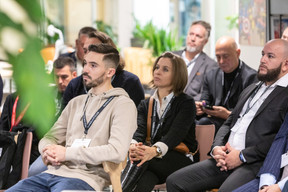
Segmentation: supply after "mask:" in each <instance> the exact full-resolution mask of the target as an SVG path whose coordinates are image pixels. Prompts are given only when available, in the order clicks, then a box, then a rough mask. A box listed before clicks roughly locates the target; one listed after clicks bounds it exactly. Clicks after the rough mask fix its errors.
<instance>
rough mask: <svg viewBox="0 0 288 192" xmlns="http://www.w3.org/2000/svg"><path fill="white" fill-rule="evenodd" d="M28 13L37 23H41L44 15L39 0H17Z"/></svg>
mask: <svg viewBox="0 0 288 192" xmlns="http://www.w3.org/2000/svg"><path fill="white" fill-rule="evenodd" d="M15 1H16V2H17V3H18V4H19V5H20V6H21V7H22V8H23V9H24V10H25V11H26V13H27V14H28V16H29V18H30V19H31V20H32V21H33V22H34V23H36V24H39V23H41V21H43V19H44V17H43V14H42V10H41V6H40V1H39V0H24V1H23V0H15Z"/></svg>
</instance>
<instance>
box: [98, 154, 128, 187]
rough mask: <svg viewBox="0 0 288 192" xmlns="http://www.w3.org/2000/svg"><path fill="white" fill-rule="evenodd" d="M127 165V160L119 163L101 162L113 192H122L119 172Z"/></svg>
mask: <svg viewBox="0 0 288 192" xmlns="http://www.w3.org/2000/svg"><path fill="white" fill-rule="evenodd" d="M126 163H127V158H125V160H124V161H122V162H121V163H119V164H117V163H113V162H110V161H104V162H102V165H103V168H104V171H105V172H107V173H108V174H109V177H110V181H111V184H112V188H113V191H114V192H122V186H121V171H122V170H123V169H124V168H125V166H126Z"/></svg>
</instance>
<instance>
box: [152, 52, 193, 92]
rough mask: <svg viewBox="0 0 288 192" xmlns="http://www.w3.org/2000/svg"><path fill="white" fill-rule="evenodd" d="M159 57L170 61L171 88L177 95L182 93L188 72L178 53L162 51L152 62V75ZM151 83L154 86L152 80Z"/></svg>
mask: <svg viewBox="0 0 288 192" xmlns="http://www.w3.org/2000/svg"><path fill="white" fill-rule="evenodd" d="M161 58H168V59H170V61H171V63H172V90H171V91H173V92H174V94H175V95H176V96H177V95H179V94H181V93H183V91H184V88H185V86H186V84H187V81H188V72H187V67H186V63H185V61H184V60H183V59H182V58H181V57H180V56H178V55H175V54H174V53H172V52H164V53H163V54H162V55H160V56H159V57H158V58H157V59H156V61H155V62H154V64H153V69H152V75H153V73H154V71H155V69H156V64H157V63H158V62H159V60H160V59H161ZM151 84H152V86H153V87H154V88H156V86H155V85H154V81H153V80H152V81H151Z"/></svg>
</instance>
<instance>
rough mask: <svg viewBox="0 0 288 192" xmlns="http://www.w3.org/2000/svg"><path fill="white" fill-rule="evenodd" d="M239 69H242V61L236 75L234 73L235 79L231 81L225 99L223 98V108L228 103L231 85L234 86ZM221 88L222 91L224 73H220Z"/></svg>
mask: <svg viewBox="0 0 288 192" xmlns="http://www.w3.org/2000/svg"><path fill="white" fill-rule="evenodd" d="M241 68H242V61H240V65H239V69H238V70H237V73H236V75H235V78H234V79H233V81H232V83H231V85H230V88H229V90H228V92H227V94H226V97H225V99H224V102H223V106H224V105H225V104H226V103H227V101H228V99H229V97H230V94H231V90H232V87H233V85H234V82H235V80H236V78H237V77H238V76H239V74H240V71H241ZM222 87H223V89H224V72H222Z"/></svg>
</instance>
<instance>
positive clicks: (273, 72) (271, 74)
mask: <svg viewBox="0 0 288 192" xmlns="http://www.w3.org/2000/svg"><path fill="white" fill-rule="evenodd" d="M281 67H282V63H281V64H280V66H279V67H277V68H276V69H267V73H266V74H259V69H258V73H257V77H258V80H259V81H263V82H274V81H276V80H277V79H278V77H279V74H280V73H281Z"/></svg>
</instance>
